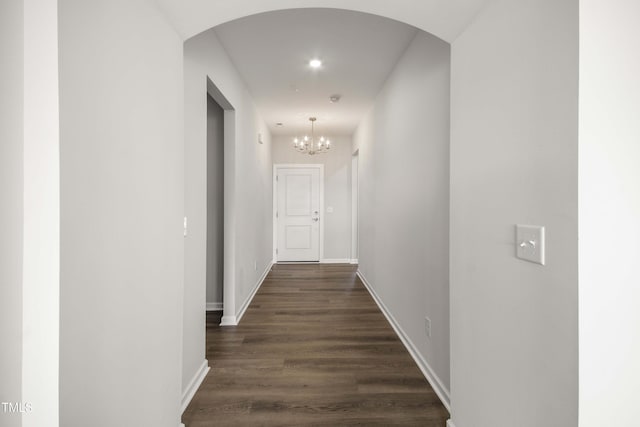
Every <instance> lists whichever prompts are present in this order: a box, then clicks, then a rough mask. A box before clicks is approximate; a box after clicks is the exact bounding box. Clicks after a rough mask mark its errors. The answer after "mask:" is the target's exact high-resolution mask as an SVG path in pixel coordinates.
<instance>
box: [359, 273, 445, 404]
mask: <svg viewBox="0 0 640 427" xmlns="http://www.w3.org/2000/svg"><path fill="white" fill-rule="evenodd" d="M356 274H357V275H358V277H359V278H360V280H361V281H362V283H363V284H364V286H365V287H366V288H367V290H368V291H369V293H370V294H371V296H372V297H373V300H374V301H375V302H376V304H377V305H378V307H379V308H380V310H381V311H382V314H384V316H385V317H386V318H387V320H388V321H389V323H390V324H391V327H392V328H393V330H394V331H396V334H397V335H398V338H400V341H402V343H403V344H404V346H405V347H406V348H407V351H408V352H409V354H411V357H412V358H413V360H414V361H415V362H416V364H417V365H418V368H420V370H421V371H422V374H423V375H424V377H425V378H426V379H427V381H428V382H429V384H431V387H432V388H433V390H434V391H435V392H436V394H437V395H438V397H439V398H440V401H441V402H442V404H443V405H444V407H445V408H447V411H449V413H451V395H450V394H449V391H448V390H447V388H446V387H445V386H444V384H442V381H440V378H438V376H437V375H436V373H435V372H434V371H433V369H432V368H431V366H430V365H429V363H428V362H427V361H426V360H425V359H424V357H422V355H421V354H420V352H419V351H418V349H417V348H416V347H415V345H413V342H412V341H411V339H410V338H409V336H408V335H407V334H406V333H405V332H404V330H403V329H402V327H401V326H400V324H399V323H398V321H397V320H396V319H395V317H393V315H392V314H391V312H390V311H389V309H388V308H387V307H386V306H385V305H384V303H383V302H382V300H381V299H380V297H379V296H378V294H377V293H376V291H375V290H374V289H373V287H372V286H371V285H370V284H369V282H368V281H367V279H366V278H365V277H364V276H363V274H362V272H361V271H360V270H359V269H358V271H357V273H356Z"/></svg>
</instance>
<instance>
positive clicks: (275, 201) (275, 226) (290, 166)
mask: <svg viewBox="0 0 640 427" xmlns="http://www.w3.org/2000/svg"><path fill="white" fill-rule="evenodd" d="M314 168H317V169H318V170H319V175H320V178H319V180H320V182H319V184H320V231H319V233H320V236H318V245H319V246H320V247H319V251H320V256H319V258H320V260H319V261H318V262H319V263H322V262H323V261H324V219H325V215H324V214H325V212H324V165H323V164H321V163H274V164H273V214H272V216H273V263H274V264H276V263H277V262H278V255H277V254H276V249H277V248H278V218H277V217H276V213H277V212H278V179H277V178H278V170H279V169H314ZM300 263H301V264H304V262H300ZM312 263H314V262H312Z"/></svg>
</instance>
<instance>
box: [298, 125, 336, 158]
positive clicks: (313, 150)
mask: <svg viewBox="0 0 640 427" xmlns="http://www.w3.org/2000/svg"><path fill="white" fill-rule="evenodd" d="M309 121H310V122H311V137H308V136H307V135H305V136H304V137H302V138H294V139H293V148H294V150H297V151H299V152H301V153H303V154H309V155H310V156H313V155H315V154H322V153H326V152H327V151H329V149H330V148H331V141H329V140H328V139H325V137H324V136H321V137H320V139H318V140H316V137H315V134H314V128H313V124H314V123H315V121H316V118H315V117H309Z"/></svg>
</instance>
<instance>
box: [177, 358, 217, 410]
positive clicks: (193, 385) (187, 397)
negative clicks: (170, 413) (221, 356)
mask: <svg viewBox="0 0 640 427" xmlns="http://www.w3.org/2000/svg"><path fill="white" fill-rule="evenodd" d="M209 369H210V368H209V361H208V360H207V359H204V361H203V362H202V365H201V366H200V369H198V372H196V374H195V376H194V377H193V378H192V379H191V381H189V385H188V386H187V388H186V389H185V390H184V391H183V392H182V404H181V405H180V413H181V414H182V413H183V412H184V410H185V409H187V406H189V403H191V399H193V396H195V394H196V391H198V388H199V387H200V384H202V382H203V381H204V379H205V377H206V376H207V372H209Z"/></svg>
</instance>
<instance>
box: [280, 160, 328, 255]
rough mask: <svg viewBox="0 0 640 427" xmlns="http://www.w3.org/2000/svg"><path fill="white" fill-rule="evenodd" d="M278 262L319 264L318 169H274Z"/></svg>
mask: <svg viewBox="0 0 640 427" xmlns="http://www.w3.org/2000/svg"><path fill="white" fill-rule="evenodd" d="M276 187H277V188H276V191H277V201H278V206H277V212H278V213H277V228H278V237H277V239H278V253H277V259H278V261H319V260H320V168H318V167H308V168H307V167H305V168H278V169H277V181H276Z"/></svg>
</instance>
